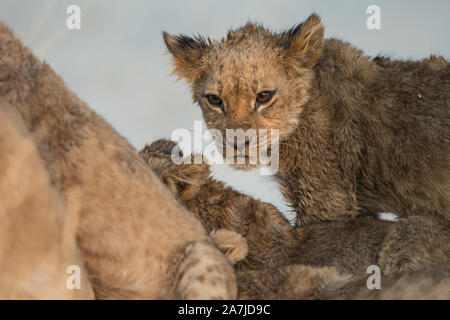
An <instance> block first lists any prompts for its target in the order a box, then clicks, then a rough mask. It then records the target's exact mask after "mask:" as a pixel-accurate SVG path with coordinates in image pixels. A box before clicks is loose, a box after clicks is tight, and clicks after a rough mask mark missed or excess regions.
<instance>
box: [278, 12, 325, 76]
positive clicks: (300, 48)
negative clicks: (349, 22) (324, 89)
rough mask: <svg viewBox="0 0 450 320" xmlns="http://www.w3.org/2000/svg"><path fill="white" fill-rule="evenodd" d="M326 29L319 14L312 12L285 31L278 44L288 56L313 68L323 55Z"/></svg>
mask: <svg viewBox="0 0 450 320" xmlns="http://www.w3.org/2000/svg"><path fill="white" fill-rule="evenodd" d="M323 35H324V29H323V25H322V21H321V20H320V17H319V16H318V15H317V14H315V13H314V14H312V15H310V16H309V17H308V19H306V21H304V22H303V23H300V24H299V25H297V26H294V27H292V28H291V29H289V30H287V31H285V32H283V33H282V34H281V35H280V37H279V39H278V42H277V44H278V45H279V46H281V47H282V48H284V49H285V50H286V56H287V57H288V58H291V59H294V60H295V61H296V63H300V64H301V65H304V66H306V67H308V68H313V67H314V66H315V65H316V63H317V61H318V60H319V58H320V56H321V55H322V47H323Z"/></svg>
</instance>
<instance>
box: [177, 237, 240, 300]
mask: <svg viewBox="0 0 450 320" xmlns="http://www.w3.org/2000/svg"><path fill="white" fill-rule="evenodd" d="M173 259H174V260H173V264H172V265H173V266H174V268H175V270H170V272H171V273H173V274H174V279H171V281H173V283H174V289H173V298H175V299H234V297H235V296H236V294H237V288H236V284H235V283H234V281H230V277H229V274H228V273H229V269H228V268H225V267H224V266H227V265H228V263H227V261H225V258H224V257H223V255H221V254H220V253H219V252H218V251H217V249H216V248H215V247H214V246H213V244H212V243H211V242H209V241H202V242H200V241H195V242H191V243H188V244H187V245H186V246H185V247H184V248H183V249H182V250H180V251H178V252H177V253H176V254H175V255H174V256H173ZM233 280H234V279H233Z"/></svg>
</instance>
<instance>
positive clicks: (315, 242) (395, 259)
mask: <svg viewBox="0 0 450 320" xmlns="http://www.w3.org/2000/svg"><path fill="white" fill-rule="evenodd" d="M175 147H177V145H176V143H175V142H172V141H169V140H157V141H155V142H153V143H152V144H151V145H147V146H146V147H145V148H144V149H143V150H142V151H141V152H140V154H141V156H142V157H143V158H144V159H145V160H146V161H147V162H148V163H149V165H150V167H151V168H152V169H153V171H154V172H155V173H156V174H157V175H158V176H159V177H160V178H161V180H162V181H163V182H164V183H165V184H166V185H167V186H168V187H169V189H170V190H171V191H172V192H173V193H174V194H175V195H176V196H177V198H178V200H179V201H180V202H181V203H182V204H183V205H184V206H185V207H186V208H187V209H188V210H189V211H190V212H192V213H193V214H194V215H195V216H196V217H197V218H199V220H200V221H201V222H202V224H203V226H204V227H205V229H206V230H207V231H208V232H214V231H215V230H219V229H226V230H230V231H234V232H237V233H238V234H240V235H241V236H243V237H244V238H245V239H246V240H247V245H248V249H247V248H245V251H248V253H247V256H246V258H245V259H244V260H242V261H240V262H239V263H238V264H237V266H236V267H237V269H238V270H247V269H254V270H257V269H263V268H277V267H280V266H286V265H295V264H304V265H309V266H315V267H335V268H336V269H337V271H338V272H340V273H345V274H355V275H365V274H366V271H367V267H368V266H370V265H374V264H375V265H378V266H380V268H381V270H382V271H383V273H384V274H385V275H388V274H393V273H397V272H403V271H416V270H421V269H423V268H430V267H433V268H438V269H439V268H440V267H441V266H442V265H447V264H450V222H449V221H447V220H444V219H442V218H438V217H423V216H412V217H409V218H404V219H400V220H399V221H398V222H389V221H381V220H379V219H375V218H373V217H370V216H368V217H358V218H355V219H352V220H348V221H345V220H340V221H328V222H322V223H317V224H313V225H309V226H304V227H297V228H295V227H292V226H291V225H290V223H289V221H288V220H287V219H286V218H285V217H284V216H283V215H282V214H281V213H280V212H279V211H278V210H277V209H276V208H275V207H274V206H272V205H271V204H268V203H265V202H262V201H259V200H255V199H252V198H251V197H248V196H246V195H243V194H240V193H239V192H236V191H235V190H233V189H232V188H230V187H225V186H224V184H223V183H221V182H219V181H216V180H214V179H212V178H211V177H210V172H209V167H208V165H207V164H206V163H203V164H185V163H181V164H179V165H175V164H174V163H173V162H172V159H171V153H172V150H173V149H174V148H175ZM175 152H180V151H179V150H176V149H175ZM217 240H219V243H218V245H219V247H221V243H220V240H221V239H216V241H217ZM224 240H225V242H226V240H227V239H224ZM237 245H239V243H237ZM236 251H238V250H236Z"/></svg>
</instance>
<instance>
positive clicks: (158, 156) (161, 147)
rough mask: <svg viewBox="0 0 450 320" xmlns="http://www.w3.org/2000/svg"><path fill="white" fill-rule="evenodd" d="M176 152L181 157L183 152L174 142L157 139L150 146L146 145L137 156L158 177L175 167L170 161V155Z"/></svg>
mask: <svg viewBox="0 0 450 320" xmlns="http://www.w3.org/2000/svg"><path fill="white" fill-rule="evenodd" d="M174 152H175V153H176V152H178V155H179V156H180V157H183V152H182V151H181V149H180V147H179V146H178V145H177V144H176V142H174V141H171V140H167V139H159V140H156V141H154V142H152V143H151V144H147V145H146V146H145V147H144V149H142V150H141V151H140V152H139V154H140V155H141V157H142V158H144V160H145V161H146V162H147V163H148V164H149V165H150V167H151V168H152V170H153V171H154V172H155V173H156V174H157V175H159V176H161V174H162V173H163V172H164V171H166V170H167V169H169V168H171V167H172V166H174V165H175V163H174V162H173V161H172V153H174Z"/></svg>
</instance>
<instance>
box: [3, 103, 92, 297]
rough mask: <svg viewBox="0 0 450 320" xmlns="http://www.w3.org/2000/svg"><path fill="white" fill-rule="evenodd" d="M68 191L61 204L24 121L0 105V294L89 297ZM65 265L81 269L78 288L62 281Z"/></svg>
mask: <svg viewBox="0 0 450 320" xmlns="http://www.w3.org/2000/svg"><path fill="white" fill-rule="evenodd" d="M3 103H4V102H0V104H3ZM71 194H72V196H73V199H72V202H71V205H73V207H72V208H71V207H65V206H64V205H63V202H62V201H61V199H60V197H59V195H58V193H57V192H56V190H55V189H54V188H53V186H51V184H50V178H49V176H48V173H47V171H46V170H45V169H44V166H43V164H42V161H41V159H40V157H39V155H38V152H37V150H36V146H35V145H34V142H33V140H32V139H31V137H30V135H29V133H28V132H27V130H26V129H25V126H24V125H23V124H22V123H21V121H20V119H18V118H17V117H15V116H14V114H8V113H6V112H5V111H4V108H3V107H0V299H92V298H93V297H94V294H93V291H92V288H91V286H90V284H89V283H88V281H87V277H86V273H85V269H84V265H83V262H82V260H81V258H80V256H79V251H78V248H77V246H76V242H75V233H76V228H77V216H78V210H79V207H78V206H77V204H78V203H79V201H80V199H78V198H77V194H76V192H71ZM71 265H76V266H78V267H79V268H80V270H81V283H80V285H81V288H80V290H78V289H74V290H70V289H68V288H67V287H66V281H67V279H68V278H69V276H70V275H71V274H67V273H66V271H67V267H68V266H71Z"/></svg>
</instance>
